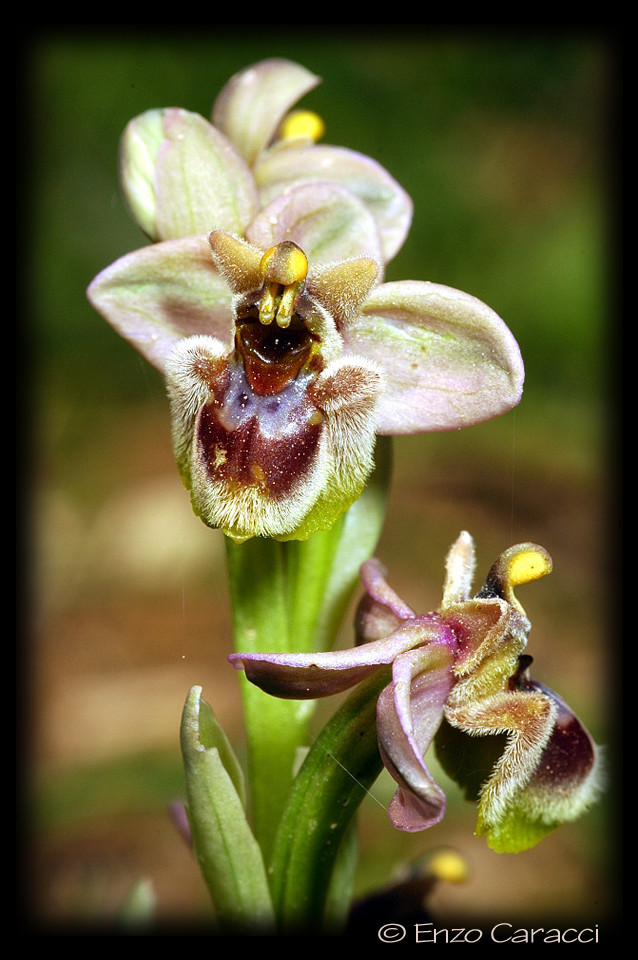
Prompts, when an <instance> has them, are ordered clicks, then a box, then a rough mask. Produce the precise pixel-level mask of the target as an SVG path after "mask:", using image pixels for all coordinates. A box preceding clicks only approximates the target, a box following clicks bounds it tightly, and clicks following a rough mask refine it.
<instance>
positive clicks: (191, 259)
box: [88, 60, 523, 542]
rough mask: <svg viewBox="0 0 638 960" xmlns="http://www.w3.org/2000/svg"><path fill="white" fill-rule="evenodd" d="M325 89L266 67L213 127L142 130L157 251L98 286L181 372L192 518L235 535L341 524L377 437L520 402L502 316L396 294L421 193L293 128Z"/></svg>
mask: <svg viewBox="0 0 638 960" xmlns="http://www.w3.org/2000/svg"><path fill="white" fill-rule="evenodd" d="M316 82H317V78H315V77H313V76H312V75H311V74H309V73H308V71H306V70H305V69H304V68H302V67H299V66H297V65H296V64H291V63H289V62H288V61H279V60H276V61H265V62H264V63H262V64H258V65H257V66H255V67H253V68H249V69H248V70H246V71H243V72H242V73H241V74H239V75H237V76H236V77H235V78H233V79H232V80H231V81H230V83H229V84H228V85H227V87H226V88H225V89H224V91H222V93H221V94H220V97H219V98H218V100H217V102H216V105H215V108H214V110H213V117H214V120H215V124H211V123H209V122H208V121H206V120H205V119H204V118H203V117H199V116H198V115H196V114H191V113H188V112H187V111H184V110H180V109H177V108H173V109H168V110H154V111H149V112H148V113H146V114H143V115H142V116H141V117H138V118H136V119H135V120H133V121H132V122H131V124H130V125H129V127H128V128H127V130H126V131H125V133H124V136H123V140H122V148H121V171H122V177H123V183H124V189H125V193H126V195H127V198H128V201H129V204H130V206H131V209H132V211H133V213H134V214H135V216H136V217H137V219H138V221H139V223H140V224H141V226H142V227H143V229H144V230H145V231H146V233H147V234H148V235H149V236H150V237H151V238H152V239H153V240H154V241H156V242H154V243H153V244H152V245H150V246H147V247H144V248H142V249H140V250H138V251H135V252H134V253H131V254H128V255H126V256H124V257H122V258H121V259H120V260H118V261H116V262H115V263H114V264H112V265H111V266H110V267H108V268H107V269H106V270H104V271H103V272H102V273H101V274H100V275H99V276H98V277H96V279H95V280H94V281H93V283H92V284H91V286H90V287H89V290H88V296H89V299H90V300H91V302H92V303H93V305H94V306H95V307H96V309H97V310H98V311H99V312H100V313H101V314H103V316H104V317H105V318H106V319H107V320H108V321H109V322H110V323H111V324H112V325H113V326H114V327H115V329H116V330H118V332H119V333H120V334H121V335H122V336H123V337H124V338H125V339H127V340H128V341H130V342H131V343H132V344H133V345H134V346H135V347H136V348H137V349H138V350H139V351H140V352H141V353H142V354H143V355H144V356H145V357H146V358H147V359H148V360H149V361H150V362H151V363H152V364H154V365H155V366H156V367H157V368H158V369H159V370H161V371H162V372H163V373H164V374H165V376H166V380H167V385H168V392H169V396H170V402H171V413H172V423H173V441H174V448H175V454H176V458H177V462H178V466H179V469H180V473H181V476H182V479H183V481H184V484H185V486H186V487H187V489H188V490H189V491H190V493H191V500H192V503H193V508H194V510H195V512H196V514H197V515H198V516H200V517H201V519H202V520H203V521H204V522H205V523H206V524H208V525H209V526H211V527H214V528H220V529H222V530H223V531H224V533H225V534H226V535H227V536H228V537H230V538H231V539H233V540H235V541H237V542H241V541H243V540H246V539H249V538H251V537H254V536H267V537H271V538H273V539H280V540H288V539H297V540H303V539H306V538H308V537H309V536H310V535H311V534H313V533H315V532H317V531H319V530H325V529H329V528H330V527H331V526H332V525H333V523H334V522H335V520H336V518H337V517H339V516H340V515H342V514H343V513H344V512H345V511H346V510H347V509H348V508H349V506H350V505H351V504H352V503H353V502H354V501H355V500H356V499H357V498H358V497H359V495H360V494H361V492H362V490H363V488H364V485H365V483H366V479H367V478H368V476H369V474H370V472H371V470H372V467H373V462H374V447H375V438H376V435H377V434H412V433H419V432H425V431H434V430H453V429H457V428H459V427H463V426H468V425H471V424H474V423H478V422H481V421H483V420H487V419H489V418H492V417H494V416H497V415H499V414H501V413H503V412H505V411H507V410H508V409H510V408H511V407H512V406H514V405H515V404H516V403H518V401H519V399H520V396H521V392H522V383H523V365H522V361H521V357H520V352H519V349H518V346H517V344H516V341H515V340H514V338H513V336H512V334H511V333H510V331H509V330H508V328H507V327H506V325H505V324H504V322H503V321H502V320H501V319H500V318H499V317H498V316H497V315H496V314H495V313H494V312H493V311H492V310H491V309H490V308H489V307H487V306H486V305H485V304H483V303H482V302H480V301H479V300H477V299H476V298H474V297H472V296H470V295H468V294H465V293H462V292H460V291H458V290H454V289H451V288H449V287H446V286H442V285H439V284H435V283H430V282H419V281H398V282H392V283H384V282H383V280H384V270H385V264H386V263H387V261H388V259H390V258H391V257H392V256H393V255H394V253H395V252H396V250H397V249H398V247H399V246H400V245H401V243H402V242H403V239H404V238H405V235H406V232H407V229H408V227H409V222H410V217H411V204H410V201H409V198H407V196H406V195H405V193H404V191H403V190H402V189H401V188H400V187H399V186H398V184H396V183H395V181H394V180H393V179H392V178H391V177H390V175H389V174H388V173H387V172H386V171H384V170H383V168H381V167H380V166H379V165H378V164H376V163H375V162H374V161H372V160H370V159H369V158H367V157H364V156H362V155H361V154H357V153H355V152H353V151H348V150H345V149H343V148H338V147H331V146H324V147H319V146H318V145H316V144H315V143H314V142H313V141H312V140H311V139H309V137H308V136H307V134H306V132H305V131H306V127H305V125H304V124H303V123H300V122H299V120H298V119H296V118H295V117H294V116H293V118H292V120H285V118H284V114H285V113H286V111H287V110H288V108H289V107H290V106H291V104H292V103H294V102H295V100H296V99H297V98H298V97H299V96H300V95H301V94H303V93H304V92H306V91H307V90H308V89H310V88H311V87H312V86H313V85H314V84H315V83H316ZM255 118H256V120H255ZM253 120H255V122H253ZM282 122H283V126H282ZM281 130H282V131H283V133H281V134H279V133H278V131H281ZM299 131H301V132H299Z"/></svg>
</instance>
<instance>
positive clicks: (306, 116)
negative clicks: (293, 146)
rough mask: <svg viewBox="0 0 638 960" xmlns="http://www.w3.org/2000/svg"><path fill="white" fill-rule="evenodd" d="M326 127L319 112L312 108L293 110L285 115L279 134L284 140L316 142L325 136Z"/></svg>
mask: <svg viewBox="0 0 638 960" xmlns="http://www.w3.org/2000/svg"><path fill="white" fill-rule="evenodd" d="M325 129H326V128H325V125H324V122H323V120H322V119H321V117H320V116H319V114H317V113H314V112H313V111H312V110H292V111H291V112H290V113H289V114H288V116H287V117H284V119H283V121H282V124H281V126H280V128H279V136H280V137H281V139H282V140H311V141H312V142H313V143H316V142H317V140H321V138H322V137H323V135H324V133H325Z"/></svg>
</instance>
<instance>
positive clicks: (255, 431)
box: [167, 234, 381, 541]
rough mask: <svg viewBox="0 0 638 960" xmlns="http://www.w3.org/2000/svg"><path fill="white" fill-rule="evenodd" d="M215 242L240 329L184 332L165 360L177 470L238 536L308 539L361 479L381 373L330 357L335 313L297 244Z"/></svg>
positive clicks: (210, 513)
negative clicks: (226, 333)
mask: <svg viewBox="0 0 638 960" xmlns="http://www.w3.org/2000/svg"><path fill="white" fill-rule="evenodd" d="M211 245H212V249H213V255H214V256H216V258H217V263H218V266H219V268H220V270H222V272H223V273H224V275H225V276H226V277H227V279H228V280H229V283H230V285H231V288H232V289H233V290H234V292H235V294H236V297H235V339H234V346H233V349H232V350H231V351H230V352H228V351H227V350H226V349H225V348H224V345H223V344H222V343H221V341H218V340H216V339H214V338H212V337H191V338H188V339H186V340H183V341H181V342H180V343H178V344H177V346H176V347H175V349H174V350H173V352H172V354H171V355H170V357H169V359H168V363H167V382H168V389H169V395H170V398H171V406H172V413H173V425H174V430H173V433H174V442H175V449H176V455H177V459H178V463H179V465H180V470H181V473H182V477H183V478H184V481H185V483H186V485H187V486H188V487H189V489H190V490H191V496H192V500H193V506H194V508H195V511H196V512H197V513H198V514H199V515H200V516H201V517H202V519H203V520H204V521H205V522H206V523H207V524H209V525H210V526H212V527H219V528H221V529H222V530H223V531H224V532H225V533H226V534H227V535H228V536H230V537H231V538H233V539H234V540H237V541H241V540H245V539H247V538H249V537H252V536H267V537H273V538H275V539H284V540H285V539H290V538H291V537H293V536H294V538H295V539H305V538H306V537H308V536H310V535H311V534H312V533H314V532H315V531H317V530H319V529H324V528H326V527H328V526H331V525H332V523H334V521H335V519H336V518H337V517H338V516H339V514H341V513H343V512H344V510H346V509H347V508H348V507H349V506H350V505H351V503H352V502H353V501H354V500H355V499H356V498H357V497H358V496H359V495H360V493H361V491H362V489H363V486H364V484H365V481H366V479H367V477H368V475H369V473H370V471H371V469H372V466H373V449H374V442H375V435H376V425H377V421H376V416H375V407H376V401H377V397H378V394H379V391H380V387H381V376H380V374H379V373H378V371H377V370H376V368H375V366H374V365H373V364H372V363H371V362H369V361H365V360H361V361H359V362H357V361H356V360H355V359H354V358H353V359H349V360H344V359H343V358H342V357H340V356H335V357H334V359H330V355H331V354H332V355H334V354H335V353H336V350H335V344H337V345H338V343H339V338H338V335H337V333H336V327H335V323H334V320H333V318H332V316H331V314H330V313H329V312H328V310H327V309H326V308H325V307H324V306H322V304H321V302H320V300H318V299H315V298H314V297H313V295H312V292H311V291H309V290H308V289H307V285H306V274H307V261H306V258H305V255H304V254H303V252H302V251H301V250H300V248H299V247H298V246H297V245H296V244H294V243H291V242H283V243H280V244H278V245H276V246H275V247H273V248H271V249H270V250H268V251H266V253H265V254H262V253H261V252H260V251H258V250H256V249H255V248H253V247H251V246H250V245H248V244H247V243H245V242H243V241H239V240H237V239H236V238H232V237H230V236H226V235H220V234H216V235H214V236H211ZM233 254H235V256H234V257H233ZM257 257H259V263H258V264H257V262H256V258H257ZM256 266H257V269H255V268H256ZM256 276H259V277H260V279H261V281H262V282H261V286H260V287H259V289H256V290H255V289H249V288H250V287H251V286H252V285H253V284H254V283H255V278H256ZM325 299H326V298H324V300H325Z"/></svg>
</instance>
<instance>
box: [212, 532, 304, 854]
mask: <svg viewBox="0 0 638 960" xmlns="http://www.w3.org/2000/svg"><path fill="white" fill-rule="evenodd" d="M226 543H227V558H228V572H229V579H230V590H231V601H232V608H233V626H234V638H235V649H236V650H255V651H272V652H284V651H286V650H289V649H291V647H290V630H289V614H288V609H289V608H288V585H287V584H288V578H287V565H286V558H285V548H286V544H283V543H278V542H277V541H274V540H268V539H262V538H254V539H253V540H249V541H247V542H246V543H242V544H234V543H232V542H231V541H229V540H227V541H226ZM241 691H242V701H243V709H244V722H245V725H246V734H247V740H248V758H249V760H248V762H249V771H248V772H249V783H250V785H251V790H252V794H251V799H252V805H253V809H252V813H253V828H254V833H255V836H256V838H257V840H258V842H259V843H260V844H261V846H262V849H263V851H264V856H267V853H268V851H269V849H270V846H271V843H272V839H273V836H274V831H275V827H276V824H277V821H278V819H279V816H280V813H281V809H282V807H283V805H284V803H285V798H286V796H287V794H288V791H289V789H290V786H291V783H292V776H293V769H294V765H295V759H296V756H297V750H298V748H299V747H300V746H302V745H303V744H305V743H307V735H308V720H309V716H310V709H309V705H308V704H306V703H300V702H296V701H292V700H277V699H275V698H273V697H269V696H268V695H267V694H265V693H263V692H262V691H261V690H259V689H258V688H257V687H255V686H254V685H253V684H250V683H248V682H247V681H246V680H245V678H244V677H243V676H242V678H241Z"/></svg>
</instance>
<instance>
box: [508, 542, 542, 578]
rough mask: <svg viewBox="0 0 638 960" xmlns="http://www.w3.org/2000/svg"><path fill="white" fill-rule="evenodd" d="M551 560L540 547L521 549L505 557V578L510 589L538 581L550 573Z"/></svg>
mask: <svg viewBox="0 0 638 960" xmlns="http://www.w3.org/2000/svg"><path fill="white" fill-rule="evenodd" d="M551 570H552V558H551V557H550V556H549V554H548V553H547V551H546V550H543V548H542V547H536V546H533V547H523V548H521V549H520V550H518V551H517V550H516V548H514V550H513V551H512V554H511V555H510V556H509V557H507V560H506V568H505V576H506V579H507V582H508V583H509V585H510V586H511V587H518V586H520V585H521V584H522V583H529V582H530V581H531V580H538V579H539V578H540V577H544V576H546V575H547V574H548V573H551Z"/></svg>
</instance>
